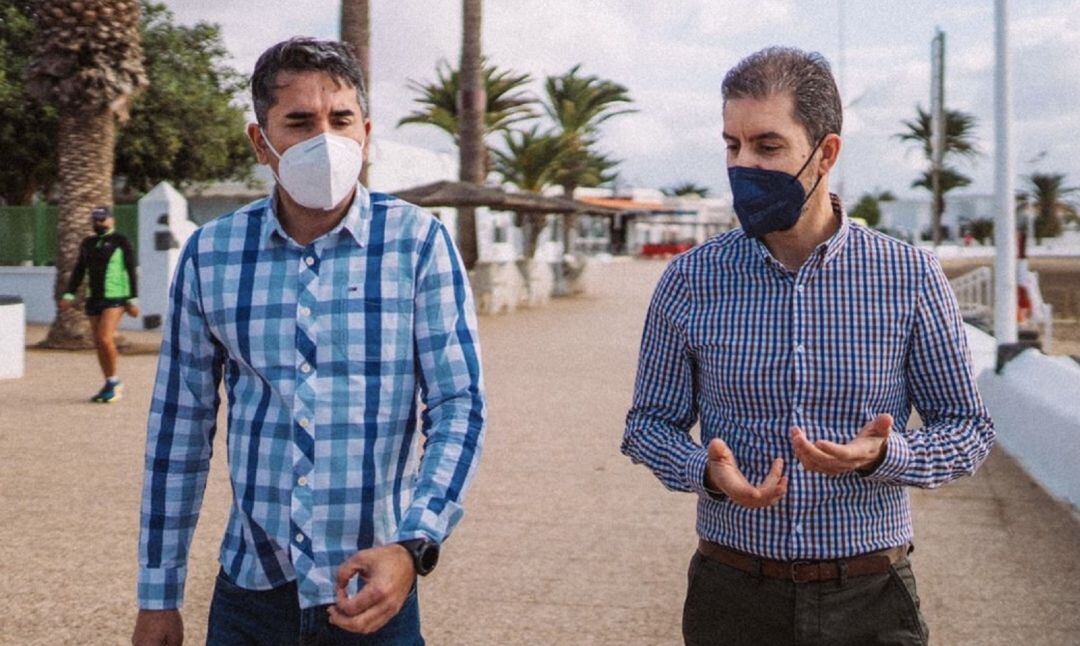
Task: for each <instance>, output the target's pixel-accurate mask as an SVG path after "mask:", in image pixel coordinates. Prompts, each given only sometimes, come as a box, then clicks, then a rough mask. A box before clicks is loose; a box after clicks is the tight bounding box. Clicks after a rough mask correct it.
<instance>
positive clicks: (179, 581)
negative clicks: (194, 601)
mask: <svg viewBox="0 0 1080 646" xmlns="http://www.w3.org/2000/svg"><path fill="white" fill-rule="evenodd" d="M186 580H187V567H186V566H185V567H180V568H146V567H140V568H139V591H138V598H139V609H140V610H179V609H180V607H181V606H182V605H183V603H184V583H185V581H186Z"/></svg>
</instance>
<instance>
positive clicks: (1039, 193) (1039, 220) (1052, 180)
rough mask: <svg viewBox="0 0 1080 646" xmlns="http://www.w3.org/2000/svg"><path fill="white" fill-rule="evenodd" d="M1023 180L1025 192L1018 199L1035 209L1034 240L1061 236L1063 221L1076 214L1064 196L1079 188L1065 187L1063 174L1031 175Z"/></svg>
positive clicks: (1073, 206) (1074, 207)
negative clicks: (1025, 182)
mask: <svg viewBox="0 0 1080 646" xmlns="http://www.w3.org/2000/svg"><path fill="white" fill-rule="evenodd" d="M1025 179H1027V184H1028V185H1027V191H1025V192H1024V193H1022V194H1021V196H1020V197H1021V199H1022V200H1023V201H1024V202H1026V203H1027V204H1030V206H1031V207H1033V208H1034V209H1035V238H1036V239H1039V240H1041V239H1042V238H1053V237H1056V236H1059V235H1061V228H1062V223H1063V221H1064V220H1065V218H1066V217H1068V216H1069V215H1071V214H1075V212H1076V206H1075V205H1074V204H1072V203H1071V202H1070V201H1069V200H1067V199H1066V197H1065V196H1067V195H1069V194H1070V193H1076V192H1077V191H1080V186H1065V175H1064V174H1063V173H1032V174H1031V175H1029V176H1027V177H1026V178H1025Z"/></svg>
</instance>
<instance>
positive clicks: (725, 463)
mask: <svg viewBox="0 0 1080 646" xmlns="http://www.w3.org/2000/svg"><path fill="white" fill-rule="evenodd" d="M705 484H707V485H708V486H709V488H710V489H715V490H717V491H722V492H724V494H726V495H727V497H728V498H730V499H731V500H732V502H734V503H735V504H737V505H742V506H743V507H771V506H773V505H775V504H776V501H778V500H780V499H781V498H783V497H784V494H786V493H787V486H788V479H787V476H785V475H784V460H783V458H776V459H775V460H773V463H772V468H771V469H769V474H768V475H767V476H765V480H764V481H763V482H762V483H761V485H760V486H757V487H755V486H754V485H752V484H750V483H749V482H748V481H747V480H746V476H744V475H743V473H742V471H740V470H739V465H738V464H736V463H735V454H734V453H732V452H731V449H730V448H729V447H728V445H727V444H725V443H724V441H723V440H721V439H719V438H716V439H714V440H713V441H711V442H709V462H708V464H707V465H706V466H705Z"/></svg>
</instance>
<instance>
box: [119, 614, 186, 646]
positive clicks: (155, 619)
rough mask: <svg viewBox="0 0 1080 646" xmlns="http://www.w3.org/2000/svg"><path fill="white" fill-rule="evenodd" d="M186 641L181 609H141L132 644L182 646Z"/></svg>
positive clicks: (134, 645)
mask: <svg viewBox="0 0 1080 646" xmlns="http://www.w3.org/2000/svg"><path fill="white" fill-rule="evenodd" d="M183 643H184V620H183V619H181V618H180V611H179V610H140V611H139V616H138V618H136V619H135V632H134V633H133V634H132V635H131V644H132V646H180V644H183Z"/></svg>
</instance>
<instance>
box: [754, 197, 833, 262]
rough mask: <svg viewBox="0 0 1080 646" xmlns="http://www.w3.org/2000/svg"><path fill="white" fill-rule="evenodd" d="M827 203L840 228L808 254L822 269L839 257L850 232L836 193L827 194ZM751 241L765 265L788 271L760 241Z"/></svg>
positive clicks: (755, 239)
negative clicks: (838, 221) (837, 219)
mask: <svg viewBox="0 0 1080 646" xmlns="http://www.w3.org/2000/svg"><path fill="white" fill-rule="evenodd" d="M829 203H830V205H831V206H832V211H833V215H834V216H836V217H837V218H839V219H840V227H839V228H838V229H837V230H836V232H835V233H833V234H832V235H831V236H830V237H829V239H828V240H826V241H825V242H822V243H821V244H819V245H818V246H817V247H816V248H815V249H814V251H813V252H812V253H811V254H810V259H817V260H818V262H819V263H820V264H821V266H823V267H824V266H825V265H827V264H829V263H830V262H832V261H833V260H834V259H835V258H836V257H837V256H838V255H840V252H841V251H843V249H844V247H845V246H846V245H847V241H848V236H849V234H850V231H851V224H850V221H849V220H848V216H847V212H846V211H845V210H844V205H843V204H842V203H841V201H840V196H839V195H837V194H836V193H829ZM751 240H753V241H754V244H755V246H756V247H757V250H758V253H760V254H761V257H762V259H763V260H764V261H765V262H766V263H768V264H771V265H774V266H776V267H778V268H780V269H782V270H784V271H788V269H787V268H786V267H784V265H783V263H781V262H780V261H779V260H777V259H776V258H774V257H773V255H772V252H770V251H769V248H768V247H767V246H766V245H765V243H764V242H763V241H762V240H761V239H759V238H751ZM808 260H809V259H808Z"/></svg>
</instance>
